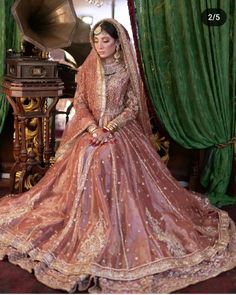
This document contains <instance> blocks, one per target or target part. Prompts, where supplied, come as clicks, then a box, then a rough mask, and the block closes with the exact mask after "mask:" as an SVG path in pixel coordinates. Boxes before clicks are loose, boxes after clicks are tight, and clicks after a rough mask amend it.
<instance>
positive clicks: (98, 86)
mask: <svg viewBox="0 0 236 295" xmlns="http://www.w3.org/2000/svg"><path fill="white" fill-rule="evenodd" d="M103 21H107V22H110V23H111V24H113V25H114V26H115V28H116V30H117V32H118V36H119V41H120V44H121V50H122V55H123V58H124V62H125V66H126V68H127V71H128V72H129V76H130V82H131V85H132V89H133V92H134V94H135V95H136V97H137V98H138V101H139V114H138V117H137V120H138V122H139V124H140V125H141V127H142V129H143V132H144V134H145V135H146V136H147V137H149V136H150V135H151V124H150V119H149V115H148V110H147V104H146V96H145V93H144V89H143V84H142V81H141V77H140V74H139V71H138V66H137V62H136V56H135V53H134V51H133V47H132V44H131V42H130V38H129V35H128V33H127V31H126V29H125V28H124V27H123V26H122V25H121V24H120V23H119V22H117V21H116V20H114V19H110V18H108V19H103V20H101V21H99V23H101V22H103ZM99 23H98V24H99ZM95 27H96V25H95ZM90 42H91V44H92V47H93V48H92V50H91V52H90V54H89V56H88V57H87V59H86V60H85V62H84V64H83V65H82V67H81V69H80V70H79V74H78V77H77V83H78V87H77V91H76V94H75V99H74V107H75V111H76V113H75V115H74V117H73V119H72V120H71V121H70V122H69V123H68V125H67V127H66V129H65V131H64V134H63V137H62V140H61V144H60V147H59V149H58V151H57V154H56V158H58V156H60V155H62V154H63V153H64V152H65V151H66V150H67V149H68V147H70V146H71V144H73V142H74V140H75V139H76V138H77V137H78V136H79V135H81V134H82V133H83V132H84V131H85V130H86V128H87V127H88V126H89V125H90V124H91V123H96V124H98V125H100V124H99V119H100V118H101V117H102V115H103V113H104V111H105V107H106V87H105V79H104V70H103V66H102V63H101V60H100V58H99V56H98V54H97V52H96V50H95V48H94V44H93V30H92V31H91V33H90ZM100 126H101V125H100Z"/></svg>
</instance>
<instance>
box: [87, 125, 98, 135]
mask: <svg viewBox="0 0 236 295" xmlns="http://www.w3.org/2000/svg"><path fill="white" fill-rule="evenodd" d="M97 128H98V127H97V125H96V124H91V125H90V126H89V127H88V128H87V131H88V132H89V133H91V134H92V133H93V132H94V131H95V130H97Z"/></svg>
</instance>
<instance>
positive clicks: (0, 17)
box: [0, 0, 20, 134]
mask: <svg viewBox="0 0 236 295" xmlns="http://www.w3.org/2000/svg"><path fill="white" fill-rule="evenodd" d="M13 2H14V0H0V32H1V33H0V84H2V80H3V76H4V71H5V62H6V51H7V50H8V49H10V48H12V49H13V50H16V51H19V49H20V33H19V30H18V29H17V26H16V24H15V21H14V19H13V16H12V14H11V6H12V4H13ZM8 107H9V104H8V102H7V100H6V98H5V96H4V95H3V94H2V93H1V92H0V134H1V131H2V129H3V125H4V121H5V118H6V115H7V112H8Z"/></svg>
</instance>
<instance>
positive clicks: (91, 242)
mask: <svg viewBox="0 0 236 295" xmlns="http://www.w3.org/2000/svg"><path fill="white" fill-rule="evenodd" d="M105 230H106V227H105V220H104V218H103V216H102V212H101V211H99V220H98V222H97V224H96V225H95V227H94V230H93V232H92V233H90V235H89V237H87V239H86V240H85V241H83V243H82V245H81V246H80V252H79V255H78V256H77V261H78V263H83V264H85V265H86V264H87V265H88V266H89V265H90V263H91V262H93V261H94V259H95V258H96V257H97V256H98V254H99V253H100V252H101V250H102V249H103V247H104V246H105V243H106V231H105Z"/></svg>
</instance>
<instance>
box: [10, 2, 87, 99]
mask: <svg viewBox="0 0 236 295" xmlns="http://www.w3.org/2000/svg"><path fill="white" fill-rule="evenodd" d="M12 14H13V16H14V18H15V20H16V22H17V24H18V26H19V28H20V31H21V32H22V36H23V39H24V42H23V53H22V54H21V55H20V56H19V55H18V56H17V55H15V54H11V55H10V56H8V58H7V66H6V75H5V79H10V80H14V79H16V80H17V81H18V82H19V81H22V82H26V81H30V82H33V81H35V82H37V81H38V80H39V79H41V80H42V79H43V80H44V81H46V82H47V83H50V82H53V81H57V80H58V79H60V78H61V79H62V80H63V82H64V88H65V89H64V95H65V96H67V97H73V96H74V91H75V87H76V85H75V82H74V80H75V79H74V78H75V74H76V72H77V71H76V69H75V68H74V69H73V67H70V66H68V64H67V65H65V64H59V63H58V62H54V61H52V60H50V59H49V58H48V55H47V54H45V53H48V52H50V51H51V50H53V49H58V48H61V49H62V48H63V49H65V50H66V51H67V52H69V53H70V52H73V53H74V52H75V50H74V48H76V55H74V56H73V57H74V59H75V61H76V63H77V66H80V65H81V64H82V63H83V61H84V60H85V58H86V57H87V55H88V53H89V52H90V50H91V47H90V43H89V31H90V27H89V25H87V24H85V23H84V22H83V21H82V20H81V19H79V18H77V16H76V13H75V10H74V6H73V2H72V0H16V1H15V3H14V4H13V6H12Z"/></svg>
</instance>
